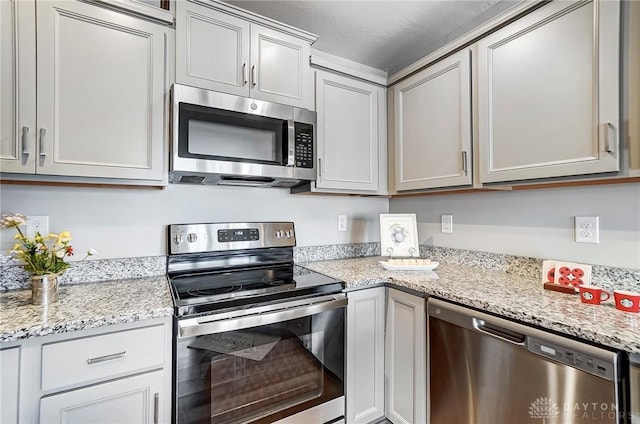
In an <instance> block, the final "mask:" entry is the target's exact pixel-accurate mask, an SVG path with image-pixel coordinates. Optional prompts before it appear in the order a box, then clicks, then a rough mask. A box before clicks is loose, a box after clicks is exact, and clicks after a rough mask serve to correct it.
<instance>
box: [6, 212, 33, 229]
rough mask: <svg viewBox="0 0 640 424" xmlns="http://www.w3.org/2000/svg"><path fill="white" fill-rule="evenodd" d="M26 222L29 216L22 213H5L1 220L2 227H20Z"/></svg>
mask: <svg viewBox="0 0 640 424" xmlns="http://www.w3.org/2000/svg"><path fill="white" fill-rule="evenodd" d="M26 224H27V216H26V215H23V214H21V213H13V214H11V213H10V214H4V215H2V220H1V221H0V227H2V228H13V227H20V226H21V225H26Z"/></svg>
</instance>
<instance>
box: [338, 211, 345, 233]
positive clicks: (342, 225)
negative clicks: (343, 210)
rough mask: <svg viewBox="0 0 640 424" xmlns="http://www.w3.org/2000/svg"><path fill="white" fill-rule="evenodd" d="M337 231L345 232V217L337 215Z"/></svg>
mask: <svg viewBox="0 0 640 424" xmlns="http://www.w3.org/2000/svg"><path fill="white" fill-rule="evenodd" d="M338 231H347V215H338Z"/></svg>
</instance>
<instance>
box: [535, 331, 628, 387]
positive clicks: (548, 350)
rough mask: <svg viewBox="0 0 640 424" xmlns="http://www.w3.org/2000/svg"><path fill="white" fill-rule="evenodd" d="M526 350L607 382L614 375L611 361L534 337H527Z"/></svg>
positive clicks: (613, 366) (613, 365)
mask: <svg viewBox="0 0 640 424" xmlns="http://www.w3.org/2000/svg"><path fill="white" fill-rule="evenodd" d="M527 349H529V351H530V352H533V353H535V354H538V355H541V356H544V357H547V358H551V359H553V360H555V361H557V362H560V363H563V364H566V365H570V366H572V367H574V368H578V369H580V370H582V371H586V372H588V373H591V374H594V375H597V376H599V377H603V378H606V379H608V380H613V379H614V377H615V374H616V373H615V364H614V363H612V362H611V361H603V360H602V359H598V358H596V357H593V356H590V355H588V354H585V353H584V352H580V351H578V350H575V349H567V348H566V347H563V346H559V345H556V344H554V343H549V342H547V341H544V340H539V339H536V338H534V337H527Z"/></svg>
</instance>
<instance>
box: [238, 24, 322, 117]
mask: <svg viewBox="0 0 640 424" xmlns="http://www.w3.org/2000/svg"><path fill="white" fill-rule="evenodd" d="M310 54H311V46H310V45H309V43H307V42H305V41H302V40H300V39H298V38H295V37H292V36H290V35H287V34H283V33H281V32H278V31H274V30H272V29H269V28H265V27H262V26H260V25H257V24H252V25H251V71H250V83H251V97H252V98H255V99H259V100H266V101H270V102H276V103H283V104H288V105H291V106H297V107H301V108H305V109H312V107H313V104H312V101H311V84H312V81H311V67H310V64H309V56H310Z"/></svg>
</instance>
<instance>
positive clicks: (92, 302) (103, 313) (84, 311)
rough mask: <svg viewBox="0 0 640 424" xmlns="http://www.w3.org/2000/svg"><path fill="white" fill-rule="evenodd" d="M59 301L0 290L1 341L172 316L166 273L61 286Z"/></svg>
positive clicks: (26, 291)
mask: <svg viewBox="0 0 640 424" xmlns="http://www.w3.org/2000/svg"><path fill="white" fill-rule="evenodd" d="M59 295H60V300H59V301H58V302H55V303H52V304H50V305H48V306H41V305H33V304H31V302H30V298H31V291H30V290H10V291H6V292H2V293H0V342H10V341H15V340H21V339H26V338H29V337H34V336H45V335H48V334H55V333H66V332H70V331H76V330H84V329H88V328H96V327H103V326H107V325H113V324H121V323H127V322H134V321H140V320H144V319H151V318H158V317H164V316H169V315H172V314H173V303H172V300H171V293H170V292H169V284H168V282H167V278H166V277H165V276H164V275H160V276H154V277H144V278H130V279H122V280H114V281H106V282H101V283H91V284H70V285H62V286H60V288H59Z"/></svg>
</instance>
